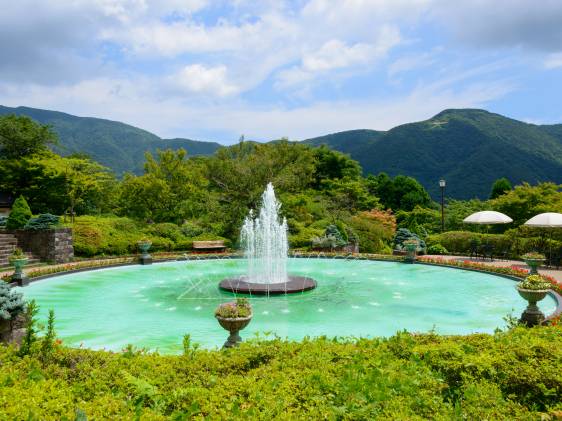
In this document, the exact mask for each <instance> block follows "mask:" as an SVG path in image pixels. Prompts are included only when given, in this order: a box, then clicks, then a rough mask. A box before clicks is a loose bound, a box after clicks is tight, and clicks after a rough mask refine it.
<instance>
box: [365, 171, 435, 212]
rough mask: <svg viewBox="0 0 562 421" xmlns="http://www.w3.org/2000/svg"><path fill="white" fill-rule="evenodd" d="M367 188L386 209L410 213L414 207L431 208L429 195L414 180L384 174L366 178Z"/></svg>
mask: <svg viewBox="0 0 562 421" xmlns="http://www.w3.org/2000/svg"><path fill="white" fill-rule="evenodd" d="M367 186H368V189H369V190H370V191H371V193H372V194H374V195H375V196H377V197H378V198H379V200H380V202H381V204H382V205H383V206H384V207H385V208H386V209H392V210H393V211H398V210H405V211H411V210H413V209H414V208H415V207H416V206H421V207H431V205H432V201H431V197H430V196H429V193H427V191H426V190H425V189H424V188H423V186H422V185H421V184H420V183H419V182H418V181H416V179H415V178H412V177H408V176H405V175H398V176H396V177H394V178H391V177H389V176H388V174H386V173H380V174H379V175H377V176H372V175H371V176H369V177H368V178H367Z"/></svg>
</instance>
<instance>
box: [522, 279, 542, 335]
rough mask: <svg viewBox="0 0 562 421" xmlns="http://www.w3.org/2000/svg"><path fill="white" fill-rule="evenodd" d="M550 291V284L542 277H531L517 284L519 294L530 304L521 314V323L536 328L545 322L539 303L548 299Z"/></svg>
mask: <svg viewBox="0 0 562 421" xmlns="http://www.w3.org/2000/svg"><path fill="white" fill-rule="evenodd" d="M549 289H550V283H549V282H547V281H546V280H545V279H544V278H542V277H541V276H540V275H529V276H527V278H525V280H524V281H522V282H519V283H518V284H517V292H518V293H519V295H520V296H521V297H522V298H524V299H525V300H527V302H528V303H529V304H528V305H527V308H526V309H525V311H524V312H523V313H522V314H521V319H519V322H520V323H522V324H525V325H527V326H536V325H538V324H541V323H542V322H543V321H544V319H545V317H544V314H543V312H542V311H540V310H539V307H538V306H537V303H538V302H539V301H540V300H542V299H543V298H544V297H546V294H548V291H549Z"/></svg>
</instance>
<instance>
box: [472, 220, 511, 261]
mask: <svg viewBox="0 0 562 421" xmlns="http://www.w3.org/2000/svg"><path fill="white" fill-rule="evenodd" d="M463 222H465V223H467V224H480V225H495V224H509V223H510V222H513V219H511V218H510V217H509V216H507V215H505V214H503V213H501V212H496V211H480V212H475V213H473V214H472V215H469V216H467V217H466V218H464V219H463ZM486 232H488V227H486ZM486 248H488V249H489V245H488V240H486ZM477 257H478V256H477ZM490 260H492V251H491V250H490Z"/></svg>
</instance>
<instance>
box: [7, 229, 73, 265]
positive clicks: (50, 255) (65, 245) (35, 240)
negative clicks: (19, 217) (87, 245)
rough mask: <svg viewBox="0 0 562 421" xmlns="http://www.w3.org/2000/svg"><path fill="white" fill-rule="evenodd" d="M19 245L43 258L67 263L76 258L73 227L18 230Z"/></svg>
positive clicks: (16, 234)
mask: <svg viewBox="0 0 562 421" xmlns="http://www.w3.org/2000/svg"><path fill="white" fill-rule="evenodd" d="M14 234H15V236H16V237H17V239H18V247H20V248H21V249H23V251H26V252H31V253H33V255H34V256H36V257H38V258H39V259H41V260H44V261H48V262H54V263H66V262H70V261H71V260H72V259H73V258H74V247H73V246H72V229H71V228H55V229H50V230H43V231H32V230H17V231H14Z"/></svg>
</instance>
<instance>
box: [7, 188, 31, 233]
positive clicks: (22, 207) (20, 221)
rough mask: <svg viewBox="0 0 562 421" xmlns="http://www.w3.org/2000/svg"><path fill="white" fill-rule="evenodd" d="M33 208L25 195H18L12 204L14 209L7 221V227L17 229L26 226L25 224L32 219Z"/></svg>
mask: <svg viewBox="0 0 562 421" xmlns="http://www.w3.org/2000/svg"><path fill="white" fill-rule="evenodd" d="M32 216H33V215H32V214H31V209H30V208H29V205H28V204H27V201H26V200H25V198H24V197H23V196H20V197H18V198H17V199H16V200H15V202H14V204H13V205H12V211H11V212H10V216H8V220H7V221H6V228H8V229H9V230H17V229H21V228H23V227H25V224H27V222H28V221H29V220H30V219H31V217H32Z"/></svg>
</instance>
